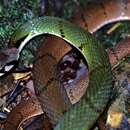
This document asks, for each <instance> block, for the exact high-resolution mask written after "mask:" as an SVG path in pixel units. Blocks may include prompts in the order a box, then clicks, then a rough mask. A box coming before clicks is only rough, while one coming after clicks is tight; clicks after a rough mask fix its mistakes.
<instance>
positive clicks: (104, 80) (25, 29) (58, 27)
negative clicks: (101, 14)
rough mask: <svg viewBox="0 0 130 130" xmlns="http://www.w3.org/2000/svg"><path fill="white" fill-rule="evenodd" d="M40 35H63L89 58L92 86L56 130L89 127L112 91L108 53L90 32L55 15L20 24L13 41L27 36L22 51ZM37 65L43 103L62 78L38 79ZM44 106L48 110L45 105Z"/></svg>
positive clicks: (74, 129) (37, 89) (90, 82)
mask: <svg viewBox="0 0 130 130" xmlns="http://www.w3.org/2000/svg"><path fill="white" fill-rule="evenodd" d="M41 34H52V35H55V36H58V37H61V38H62V39H64V40H65V41H67V42H68V43H70V44H71V45H72V46H75V47H76V48H78V49H79V48H81V50H80V49H79V50H80V51H81V53H82V54H83V56H84V57H85V59H86V60H87V64H88V67H89V85H88V89H87V91H86V93H85V94H84V96H83V97H82V98H81V100H80V101H79V102H78V103H77V104H75V105H74V106H72V107H71V108H70V110H69V111H68V112H66V113H65V115H64V117H63V118H62V120H60V121H59V123H58V124H57V126H56V127H55V128H54V129H55V130H79V129H80V130H85V129H86V130H89V129H90V128H91V127H92V126H93V123H94V122H96V120H97V118H98V117H99V116H100V114H101V113H102V112H103V110H104V108H105V106H106V104H107V102H108V101H109V98H110V95H111V92H112V73H111V67H110V63H109V59H108V56H107V53H106V51H105V50H104V48H103V46H102V45H101V44H100V43H99V42H98V41H97V40H96V39H95V38H93V37H92V36H91V35H90V34H89V33H88V32H86V31H85V30H83V29H82V28H80V27H77V26H75V25H73V24H71V23H69V22H67V21H65V20H62V19H59V18H54V17H44V18H38V19H34V20H32V21H31V22H28V23H27V24H25V25H23V26H21V27H20V28H19V29H18V30H17V31H16V32H15V33H14V35H13V37H12V42H14V43H15V42H17V41H18V40H19V39H21V38H23V37H24V36H27V37H26V38H25V40H24V41H23V42H22V43H21V45H20V47H19V50H20V51H21V50H22V48H23V47H24V45H25V44H26V43H27V42H28V41H29V40H31V39H32V38H33V37H35V36H38V35H41ZM53 67H54V66H53ZM34 68H35V69H34V81H35V89H36V93H37V96H38V97H39V99H40V101H41V104H42V97H44V93H45V92H46V91H47V89H48V86H49V85H51V83H54V82H59V81H57V79H54V80H53V77H52V79H48V81H47V82H46V83H44V82H41V81H39V79H38V78H37V77H35V73H37V71H38V69H37V68H36V67H34ZM39 75H40V74H39ZM51 80H52V81H51ZM53 81H54V82H53ZM52 85H53V84H52ZM39 95H40V96H39ZM50 98H51V97H50ZM52 98H53V97H52ZM43 104H44V103H43ZM42 108H43V110H45V111H46V109H45V107H44V105H43V106H42ZM54 112H55V111H54ZM62 113H64V111H62ZM56 114H57V113H56Z"/></svg>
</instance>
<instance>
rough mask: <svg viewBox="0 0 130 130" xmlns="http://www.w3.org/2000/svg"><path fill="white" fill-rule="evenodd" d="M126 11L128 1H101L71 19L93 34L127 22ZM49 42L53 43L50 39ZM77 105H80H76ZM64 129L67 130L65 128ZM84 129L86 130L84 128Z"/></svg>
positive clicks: (127, 14) (127, 9) (127, 15)
mask: <svg viewBox="0 0 130 130" xmlns="http://www.w3.org/2000/svg"><path fill="white" fill-rule="evenodd" d="M110 10H113V13H110ZM128 11H129V1H125V0H124V1H123V0H115V1H114V0H110V1H103V3H102V4H98V5H96V6H90V7H88V8H87V9H85V10H82V11H81V12H80V13H79V15H75V17H74V18H73V20H72V21H74V22H75V23H76V24H79V25H80V26H81V27H84V28H87V29H88V30H89V31H90V32H91V33H93V32H94V31H96V30H97V29H99V28H100V27H101V26H104V25H105V24H107V23H110V22H114V21H119V20H129V13H128ZM95 12H96V13H95ZM97 14H98V15H99V16H100V17H99V18H98V19H97V17H96V16H97ZM88 16H89V17H88ZM95 17H96V20H94V19H95ZM93 21H94V22H93ZM60 24H61V23H60ZM59 26H61V25H59ZM27 28H28V27H27ZM28 32H29V30H27V33H28ZM63 32H64V31H63ZM63 32H62V31H61V33H63ZM62 35H63V34H62ZM53 40H54V39H53ZM56 40H57V39H56ZM58 40H59V39H58ZM50 41H51V42H53V41H52V39H51V38H50ZM54 41H55V40H54ZM62 42H63V41H62ZM55 43H56V41H55ZM50 45H51V44H50ZM69 49H70V48H69ZM69 49H68V50H69ZM111 54H112V53H111ZM113 57H114V56H113ZM89 71H90V70H89ZM89 80H90V77H89ZM89 84H90V83H89ZM90 90H91V89H90ZM90 90H87V91H90ZM91 91H92V90H91ZM84 97H85V96H84ZM84 97H83V98H84ZM78 104H80V103H78ZM74 108H75V107H74ZM79 122H82V121H81V120H80V119H79ZM82 123H83V122H82ZM86 125H87V124H86ZM87 127H88V129H89V127H90V126H89V125H88V126H87ZM64 129H65V128H64ZM66 129H68V128H67V127H66ZM71 129H72V128H71ZM77 129H78V127H77ZM80 129H82V128H81V127H80ZM85 129H87V128H85Z"/></svg>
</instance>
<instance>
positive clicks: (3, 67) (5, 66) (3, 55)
mask: <svg viewBox="0 0 130 130" xmlns="http://www.w3.org/2000/svg"><path fill="white" fill-rule="evenodd" d="M17 53H18V49H17V48H10V49H2V50H0V77H1V76H3V75H5V74H6V73H7V72H9V71H10V70H12V68H13V67H14V65H15V63H16V61H17Z"/></svg>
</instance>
